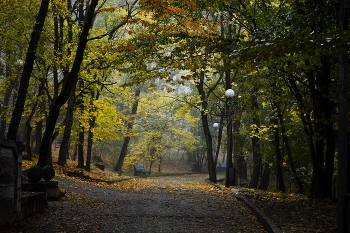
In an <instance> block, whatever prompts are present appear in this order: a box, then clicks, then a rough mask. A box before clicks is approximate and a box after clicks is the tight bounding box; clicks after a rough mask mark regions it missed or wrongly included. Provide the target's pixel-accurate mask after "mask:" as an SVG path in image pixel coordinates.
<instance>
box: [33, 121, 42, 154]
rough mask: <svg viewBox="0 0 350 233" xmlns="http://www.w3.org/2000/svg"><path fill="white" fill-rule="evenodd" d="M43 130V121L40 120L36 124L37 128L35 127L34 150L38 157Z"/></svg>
mask: <svg viewBox="0 0 350 233" xmlns="http://www.w3.org/2000/svg"><path fill="white" fill-rule="evenodd" d="M42 130H43V120H40V121H38V122H37V123H36V126H35V148H34V154H36V155H38V154H39V149H40V143H41V136H42Z"/></svg>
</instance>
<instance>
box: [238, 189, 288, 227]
mask: <svg viewBox="0 0 350 233" xmlns="http://www.w3.org/2000/svg"><path fill="white" fill-rule="evenodd" d="M236 198H237V200H239V201H241V202H243V203H244V204H246V205H247V206H248V207H249V209H250V210H251V211H253V212H254V214H255V215H256V217H257V219H258V221H259V222H261V224H262V225H263V226H264V227H265V228H266V230H267V231H268V232H269V233H281V230H280V229H279V228H278V227H277V226H276V225H275V224H274V223H273V222H272V221H271V219H269V218H268V217H267V216H266V215H265V214H264V213H263V212H262V211H261V210H260V209H259V208H258V207H256V206H255V205H254V204H252V203H251V202H250V201H248V200H247V199H246V198H244V197H241V196H236Z"/></svg>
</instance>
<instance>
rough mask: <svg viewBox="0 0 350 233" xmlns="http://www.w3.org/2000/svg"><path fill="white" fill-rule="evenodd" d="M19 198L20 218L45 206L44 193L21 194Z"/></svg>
mask: <svg viewBox="0 0 350 233" xmlns="http://www.w3.org/2000/svg"><path fill="white" fill-rule="evenodd" d="M21 200H22V201H21V216H20V218H21V219H23V218H26V217H28V216H31V215H32V214H34V213H36V212H38V211H40V210H42V209H44V208H46V207H47V200H46V193H41V192H39V193H33V194H29V195H23V196H22V199H21Z"/></svg>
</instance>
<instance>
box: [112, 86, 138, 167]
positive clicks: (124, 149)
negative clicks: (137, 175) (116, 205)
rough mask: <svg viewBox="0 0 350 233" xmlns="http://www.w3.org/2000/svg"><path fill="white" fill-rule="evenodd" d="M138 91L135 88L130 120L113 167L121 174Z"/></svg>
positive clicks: (133, 119) (135, 109) (136, 105)
mask: <svg viewBox="0 0 350 233" xmlns="http://www.w3.org/2000/svg"><path fill="white" fill-rule="evenodd" d="M140 93H141V89H140V88H137V89H136V91H135V95H134V97H135V99H134V102H133V104H132V107H131V118H130V120H128V122H127V124H126V128H127V132H126V136H125V137H124V141H123V145H122V149H121V151H120V154H119V158H118V162H117V165H116V166H115V168H114V171H116V172H118V173H119V174H122V166H123V163H124V160H125V156H126V155H127V150H128V145H129V142H130V139H131V137H130V133H131V132H132V128H133V126H134V122H135V114H136V113H137V107H138V104H139V97H140Z"/></svg>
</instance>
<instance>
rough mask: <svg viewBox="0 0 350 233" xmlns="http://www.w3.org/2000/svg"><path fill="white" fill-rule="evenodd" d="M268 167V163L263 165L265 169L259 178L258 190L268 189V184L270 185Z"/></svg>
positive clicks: (269, 170)
mask: <svg viewBox="0 0 350 233" xmlns="http://www.w3.org/2000/svg"><path fill="white" fill-rule="evenodd" d="M270 172H271V169H270V166H269V164H268V163H265V168H264V172H263V175H262V178H261V182H260V185H259V189H260V190H265V191H266V190H267V189H268V188H269V183H270Z"/></svg>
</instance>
